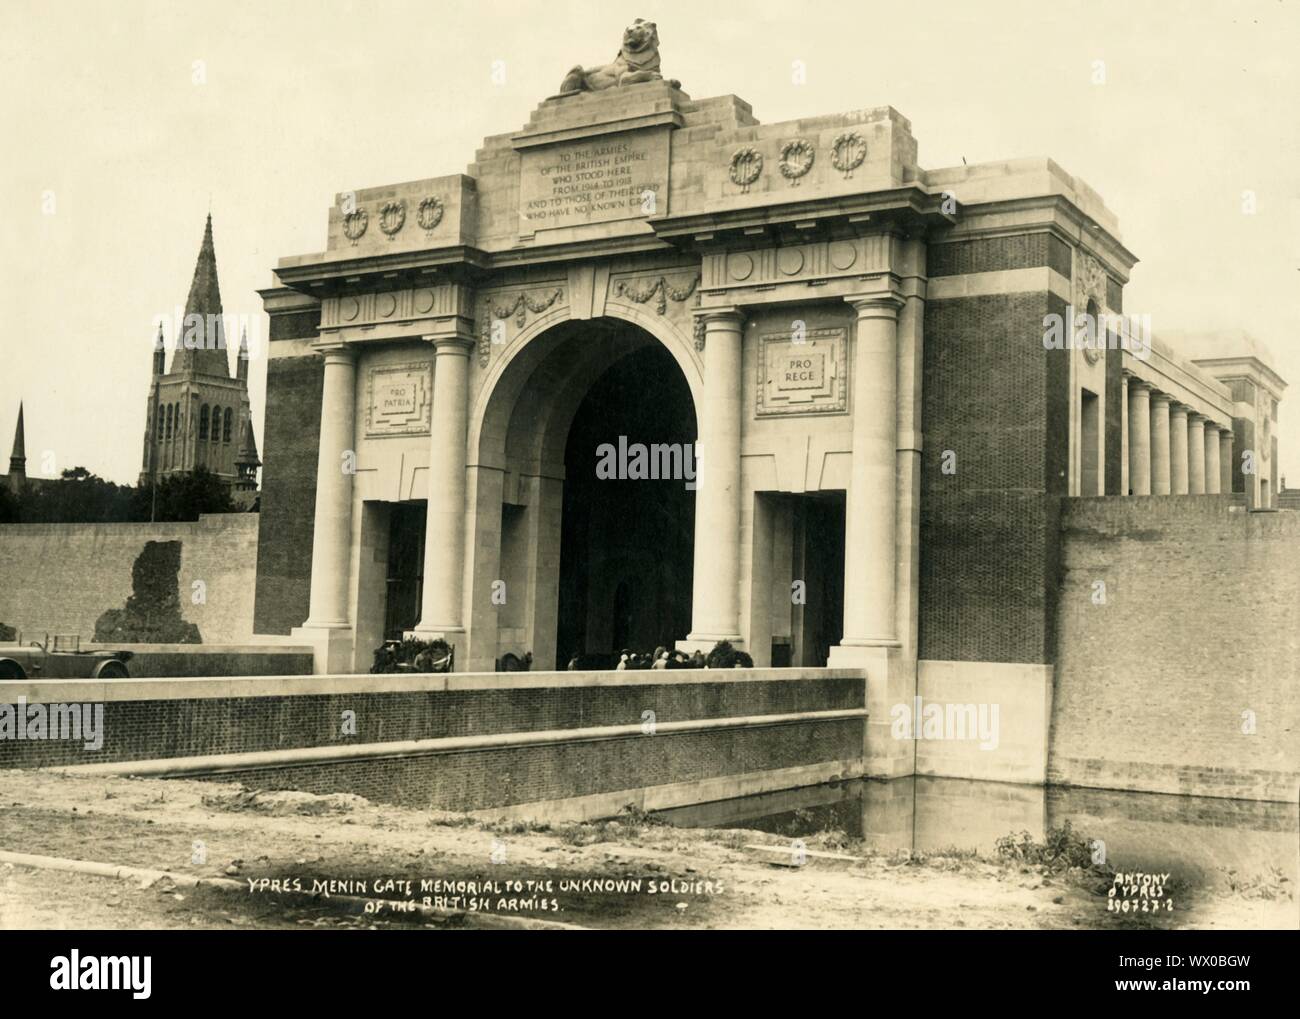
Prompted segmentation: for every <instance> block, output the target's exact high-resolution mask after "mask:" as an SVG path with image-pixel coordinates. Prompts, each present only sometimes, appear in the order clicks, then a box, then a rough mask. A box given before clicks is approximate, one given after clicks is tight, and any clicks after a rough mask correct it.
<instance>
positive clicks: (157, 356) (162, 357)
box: [153, 322, 167, 375]
mask: <svg viewBox="0 0 1300 1019" xmlns="http://www.w3.org/2000/svg"><path fill="white" fill-rule="evenodd" d="M166 372H167V341H166V340H165V339H163V327H162V323H161V322H159V323H158V335H157V336H156V337H154V341H153V373H154V374H155V375H163V374H166Z"/></svg>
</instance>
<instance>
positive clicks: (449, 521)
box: [303, 332, 473, 638]
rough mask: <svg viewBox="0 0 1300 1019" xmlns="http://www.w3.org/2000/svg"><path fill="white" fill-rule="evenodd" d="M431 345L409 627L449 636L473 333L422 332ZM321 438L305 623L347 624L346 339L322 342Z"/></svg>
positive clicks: (457, 592) (349, 366) (460, 561)
mask: <svg viewBox="0 0 1300 1019" xmlns="http://www.w3.org/2000/svg"><path fill="white" fill-rule="evenodd" d="M425 339H427V340H429V341H430V342H431V343H432V344H433V346H434V349H435V351H436V362H435V367H434V373H433V412H432V422H431V427H430V429H429V437H430V440H429V497H428V514H427V518H426V520H427V524H426V531H425V553H424V555H425V569H424V594H423V602H422V604H421V606H420V622H419V623H418V624H417V626H416V633H417V634H419V635H420V636H422V637H425V638H429V637H434V636H450V635H452V634H455V633H457V632H461V631H463V630H464V622H463V619H462V607H461V606H462V591H463V585H464V572H465V571H464V566H465V469H466V449H465V446H466V440H467V429H468V421H467V413H468V406H469V354H470V349H471V347H472V345H473V341H472V339H471V338H470V337H468V336H467V335H463V334H461V333H459V332H454V333H450V334H448V335H445V336H428V337H425ZM322 353H323V354H324V358H325V377H324V380H323V384H322V387H321V416H320V446H319V452H318V455H317V461H316V513H315V524H314V529H313V532H312V568H311V605H310V608H309V610H308V617H307V621H306V622H305V623H304V624H303V626H304V627H312V628H318V629H338V628H343V627H347V626H349V625H350V623H349V618H348V616H349V613H348V579H349V557H350V554H351V547H352V479H353V477H354V476H355V474H356V452H355V450H354V449H353V435H354V432H355V422H356V351H355V350H354V349H353V348H351V347H349V346H347V345H346V344H342V343H340V344H338V345H336V346H332V347H326V348H323V349H322Z"/></svg>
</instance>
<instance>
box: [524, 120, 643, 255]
mask: <svg viewBox="0 0 1300 1019" xmlns="http://www.w3.org/2000/svg"><path fill="white" fill-rule="evenodd" d="M667 202H668V129H667V128H653V129H650V130H645V131H626V132H623V133H621V134H612V135H606V136H604V137H599V138H584V139H582V140H580V141H573V142H560V143H557V144H555V145H547V146H545V147H543V148H538V149H529V150H527V151H525V152H523V153H522V154H521V156H520V164H519V216H520V220H521V223H523V224H524V226H523V229H524V230H526V231H535V230H551V229H555V228H557V227H570V226H584V225H586V224H589V223H608V222H613V221H615V220H621V219H643V218H645V217H647V216H652V215H654V216H658V215H662V214H664V213H665V212H667V211H668V208H667Z"/></svg>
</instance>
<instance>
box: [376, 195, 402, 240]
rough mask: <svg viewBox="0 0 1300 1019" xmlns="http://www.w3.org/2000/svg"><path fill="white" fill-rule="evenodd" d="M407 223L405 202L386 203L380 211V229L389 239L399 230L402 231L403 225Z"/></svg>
mask: <svg viewBox="0 0 1300 1019" xmlns="http://www.w3.org/2000/svg"><path fill="white" fill-rule="evenodd" d="M405 222H406V203H405V202H385V203H384V207H383V208H382V209H380V210H379V229H380V230H382V231H384V233H386V234H387V235H388V236H389V237H392V236H393V235H394V234H396V233H397V231H398V230H400V229H402V224H403V223H405Z"/></svg>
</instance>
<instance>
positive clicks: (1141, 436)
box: [1124, 377, 1232, 495]
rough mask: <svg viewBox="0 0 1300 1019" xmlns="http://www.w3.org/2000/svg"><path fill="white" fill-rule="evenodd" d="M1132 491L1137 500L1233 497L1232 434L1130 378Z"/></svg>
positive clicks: (1126, 379) (1129, 460)
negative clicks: (1184, 496) (1160, 496)
mask: <svg viewBox="0 0 1300 1019" xmlns="http://www.w3.org/2000/svg"><path fill="white" fill-rule="evenodd" d="M1124 381H1125V385H1126V387H1127V393H1128V395H1127V401H1126V403H1127V413H1128V488H1129V491H1130V492H1132V494H1133V495H1218V494H1220V493H1221V492H1223V493H1226V492H1231V491H1232V428H1231V427H1230V426H1224V425H1219V424H1216V423H1215V422H1213V421H1211V420H1210V419H1209V418H1207V417H1205V416H1204V415H1202V414H1198V413H1196V412H1195V411H1193V410H1192V409H1191V408H1190V407H1187V406H1185V405H1184V404H1181V403H1178V402H1176V401H1175V400H1174V399H1173V398H1172V397H1171V396H1169V394H1167V393H1162V392H1160V391H1159V390H1157V389H1156V388H1155V387H1154V386H1152V385H1151V384H1150V383H1149V382H1144V381H1142V380H1141V379H1138V378H1134V377H1126V378H1125V380H1124Z"/></svg>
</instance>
